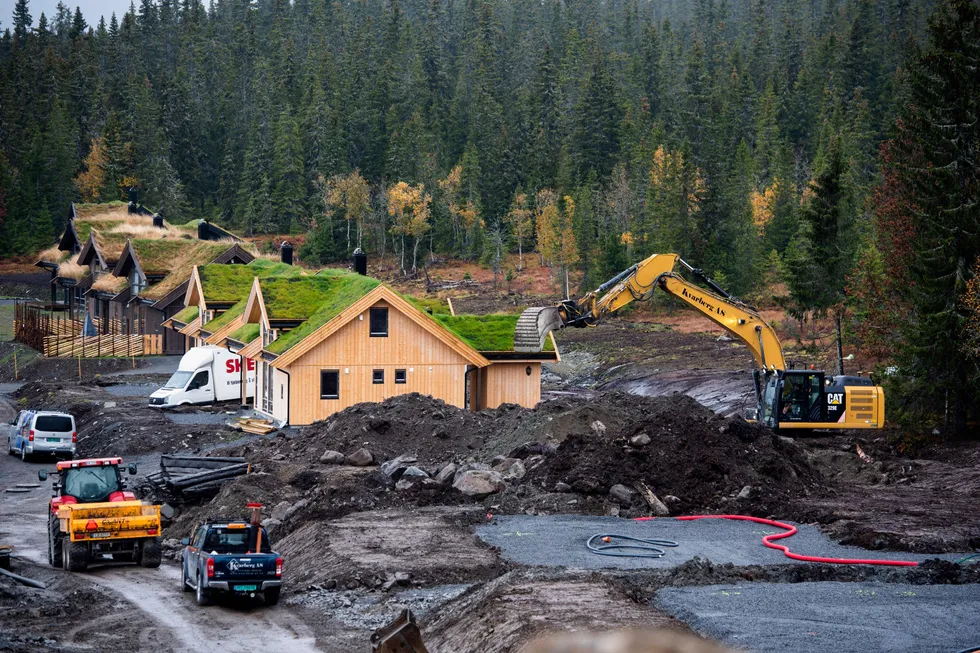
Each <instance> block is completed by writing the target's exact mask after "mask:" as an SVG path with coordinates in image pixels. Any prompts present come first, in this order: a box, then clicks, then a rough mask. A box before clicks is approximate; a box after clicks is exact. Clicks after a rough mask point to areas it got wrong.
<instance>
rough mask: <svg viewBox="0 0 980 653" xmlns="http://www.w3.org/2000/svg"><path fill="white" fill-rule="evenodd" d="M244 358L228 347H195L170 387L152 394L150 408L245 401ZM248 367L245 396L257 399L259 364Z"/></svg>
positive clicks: (182, 362) (184, 357)
mask: <svg viewBox="0 0 980 653" xmlns="http://www.w3.org/2000/svg"><path fill="white" fill-rule="evenodd" d="M242 365H243V363H242V357H241V356H239V355H237V354H233V353H231V352H230V351H228V350H227V349H225V348H224V347H216V346H214V345H204V346H202V347H192V348H191V349H189V350H188V351H187V353H186V354H184V355H183V357H182V358H181V359H180V364H179V365H177V371H176V372H174V375H173V376H172V377H170V380H169V381H167V384H166V385H165V386H163V387H162V388H160V389H159V390H157V391H156V392H154V393H153V394H151V395H150V406H153V407H156V408H166V407H169V406H186V405H189V404H210V403H213V402H215V401H231V400H238V401H241V396H242V395H241V387H242ZM244 365H245V379H246V381H245V384H246V385H245V396H246V398H248V397H255V361H253V360H251V359H247V360H246V361H245V362H244Z"/></svg>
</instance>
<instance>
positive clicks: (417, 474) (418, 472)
mask: <svg viewBox="0 0 980 653" xmlns="http://www.w3.org/2000/svg"><path fill="white" fill-rule="evenodd" d="M402 478H416V479H423V478H429V475H428V474H426V473H425V470H424V469H419V468H418V467H415V466H414V465H413V466H412V467H407V468H405V471H404V472H402Z"/></svg>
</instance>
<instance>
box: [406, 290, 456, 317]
mask: <svg viewBox="0 0 980 653" xmlns="http://www.w3.org/2000/svg"><path fill="white" fill-rule="evenodd" d="M401 297H402V299H404V300H406V301H408V302H409V303H410V304H412V305H413V306H415V308H417V309H419V310H420V311H422V312H423V313H428V314H429V315H451V314H452V313H451V312H450V311H449V302H447V301H446V300H445V299H439V298H438V297H432V298H429V297H415V296H414V295H402V296H401Z"/></svg>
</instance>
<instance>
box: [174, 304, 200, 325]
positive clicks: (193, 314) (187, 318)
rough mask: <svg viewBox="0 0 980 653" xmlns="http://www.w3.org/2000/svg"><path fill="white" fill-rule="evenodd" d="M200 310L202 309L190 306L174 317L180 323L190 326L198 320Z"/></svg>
mask: <svg viewBox="0 0 980 653" xmlns="http://www.w3.org/2000/svg"><path fill="white" fill-rule="evenodd" d="M200 310H201V309H200V308H198V307H197V306H188V307H186V308H184V310H182V311H181V312H180V313H177V314H176V315H174V317H173V319H175V320H177V321H178V322H183V323H184V324H188V323H190V322H193V321H194V320H196V319H197V314H198V313H199V312H200Z"/></svg>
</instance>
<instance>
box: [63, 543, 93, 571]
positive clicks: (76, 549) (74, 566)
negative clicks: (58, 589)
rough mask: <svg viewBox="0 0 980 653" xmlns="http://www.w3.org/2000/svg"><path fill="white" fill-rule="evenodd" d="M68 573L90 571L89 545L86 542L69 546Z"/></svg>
mask: <svg viewBox="0 0 980 653" xmlns="http://www.w3.org/2000/svg"><path fill="white" fill-rule="evenodd" d="M66 567H67V568H68V571H85V570H86V569H88V544H87V543H85V542H70V543H69V544H68V564H67V565H66Z"/></svg>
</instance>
